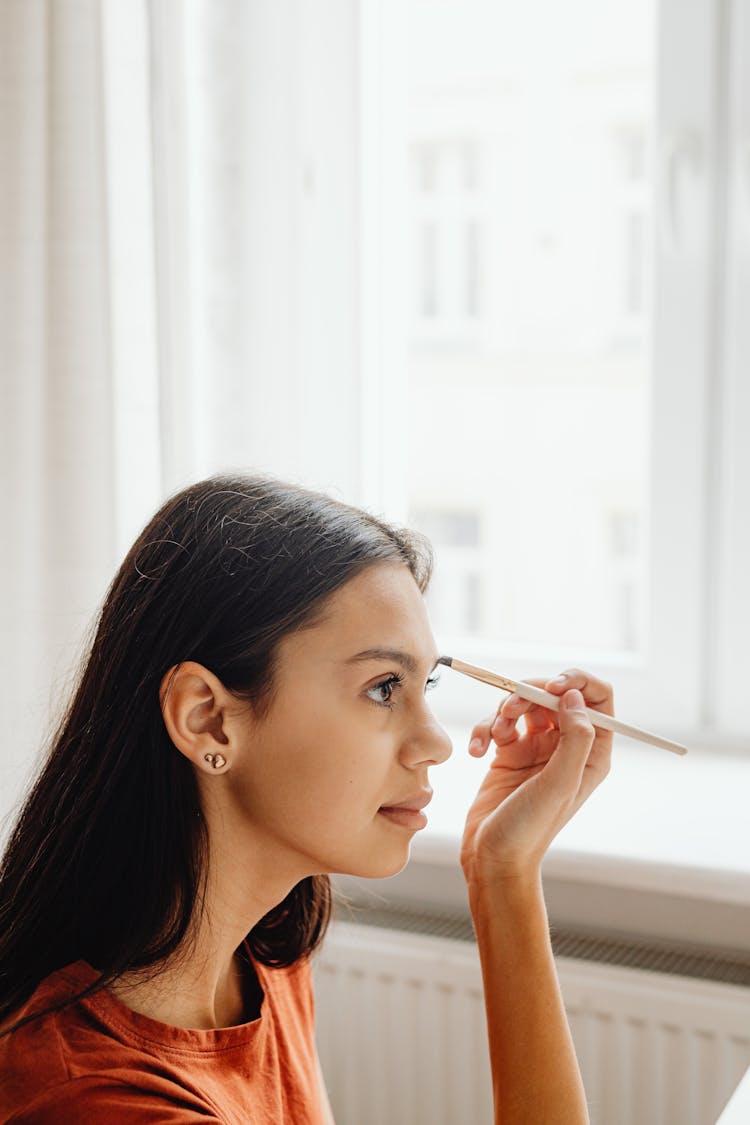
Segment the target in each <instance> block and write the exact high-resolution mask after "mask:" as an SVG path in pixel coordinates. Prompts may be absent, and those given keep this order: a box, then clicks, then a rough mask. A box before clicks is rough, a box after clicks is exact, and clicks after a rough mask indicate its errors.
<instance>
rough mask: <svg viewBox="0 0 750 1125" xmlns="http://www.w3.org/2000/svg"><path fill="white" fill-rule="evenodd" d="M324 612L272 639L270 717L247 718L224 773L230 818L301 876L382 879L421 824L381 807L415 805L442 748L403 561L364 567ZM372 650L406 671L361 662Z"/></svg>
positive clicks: (376, 659)
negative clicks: (237, 751) (311, 623)
mask: <svg viewBox="0 0 750 1125" xmlns="http://www.w3.org/2000/svg"><path fill="white" fill-rule="evenodd" d="M327 609H328V612H327V614H326V618H325V621H324V622H323V623H321V624H318V625H316V626H315V627H313V628H309V629H304V630H302V631H301V632H299V633H293V634H290V635H287V636H286V637H285V638H284V639H283V640H282V642H281V643H280V646H279V653H278V655H279V667H278V672H277V686H278V691H277V695H276V698H275V700H274V703H273V705H272V708H271V711H270V712H269V713H268V715H267V716H266V717H265V718H264V719H263V720H260V721H258V720H256V719H254V718H253V717H250V718H249V720H248V725H247V727H246V728H245V729H246V734H245V736H244V737H243V753H242V755H241V759H240V761H239V762H237V763H236V764H235V765H234V766H233V769H232V770H231V771H230V773H228V774H227V780H229V778H230V776H231V786H230V793H231V801H232V803H233V805H234V810H233V811H234V812H235V813H241V816H242V820H243V822H244V823H245V824H247V825H248V827H249V828H251V831H252V835H253V837H256V838H257V835H258V833H260V834H261V835H262V838H263V840H264V842H266V841H267V842H269V843H270V842H272V843H273V844H274V845H276V851H277V852H278V856H279V860H280V861H285V860H288V861H289V862H290V864H291V865H292V866H294V865H295V863H297V861H298V863H299V868H300V871H301V872H302V874H314V873H319V872H342V873H348V874H356V875H364V876H370V877H380V878H382V877H385V876H388V875H393V874H395V873H396V872H397V871H399V870H400V869H401V868H402V867H403V866H404V864H405V863H406V861H407V859H408V855H409V846H410V843H411V840H412V838H413V836H414V833H415V832H416V831H417V830H418V828H419V827H420V826H422V824H423V823H424V816H423V815H420V814H418V813H414V812H412V813H408V812H407V813H405V812H404V811H403V810H402V811H401V812H396V813H393V812H390V811H387V810H388V809H389V808H392V806H395V805H403V804H406V805H409V806H413V807H417V806H420V807H421V806H423V805H424V803H425V800H426V798H428V797H429V795H430V785H429V780H428V772H427V771H428V769H429V767H430V766H431V765H434V764H436V763H439V762H443V761H445V760H446V759H447V758H448V757H449V755H450V753H451V749H452V747H451V742H450V739H449V738H448V736H447V734H446V733H445V731H444V730H443V729H442V727H440V726H439V724H438V723H437V722H436V720H435V718H434V716H433V714H432V712H431V710H430V706H429V702H428V700H427V699H426V698H425V691H426V689H427V690H429V687H430V681H431V680H434V677H435V671H434V669H435V662H436V660H437V657H438V651H437V649H436V646H435V641H434V638H433V636H432V631H431V629H430V626H429V622H428V619H427V612H426V609H425V604H424V600H423V597H422V594H421V593H420V591H419V588H418V586H417V584H416V582H415V581H414V578H413V577H412V575H411V573H410V572H409V570H408V568H407V567H406V566H405V565H404V566H402V565H398V564H377V565H373V566H370V567H369V568H368V569H366V570H365V571H364V572H362V573H361V574H360V575H358V576H357V577H356V578H353V579H352V580H351V581H349V582H348V583H347V584H346V585H345V586H343V587H342V588H341V589H340V590H338V591H337V592H336V593H335V594H333V595H332V596H331V598H330V599H329V602H328V606H327ZM376 649H381V650H392V651H393V652H394V653H395V652H400V653H403V654H404V660H405V661H406V666H405V665H404V664H403V663H401V662H400V661H399V660H398V659H397V658H396V657H395V656H387V655H373V654H370V655H366V654H367V653H368V651H369V650H376ZM412 662H413V666H412ZM396 677H398V680H397V679H396ZM384 810H386V811H384ZM279 849H281V851H279ZM282 853H283V854H282Z"/></svg>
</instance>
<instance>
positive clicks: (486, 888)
mask: <svg viewBox="0 0 750 1125" xmlns="http://www.w3.org/2000/svg"><path fill="white" fill-rule="evenodd" d="M465 874H466V873H465ZM466 884H467V891H468V897H469V908H470V910H471V913H472V916H473V917H475V918H476V917H478V916H479V915H482V914H489V915H491V916H492V917H498V916H505V917H508V916H514V917H515V916H517V915H518V914H519V913H527V912H529V911H531V912H534V913H535V912H536V911H537V909H538V907H539V904H540V903H541V904H543V903H544V895H543V892H542V876H541V871H540V870H539V868H538V867H532V868H529V869H528V870H520V871H516V872H513V873H510V872H508V871H503V872H502V873H501V872H498V871H497V870H491V869H490V870H488V869H486V868H483V869H481V870H477V869H476V868H475V869H474V870H473V871H472V872H470V873H469V874H468V875H467V877H466Z"/></svg>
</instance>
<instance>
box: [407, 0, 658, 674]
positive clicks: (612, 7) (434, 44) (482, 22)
mask: <svg viewBox="0 0 750 1125" xmlns="http://www.w3.org/2000/svg"><path fill="white" fill-rule="evenodd" d="M409 17H410V28H409V36H410V38H409V59H408V68H409V82H410V90H409V108H408V114H409V119H408V144H409V154H408V155H409V162H408V175H409V183H408V200H407V201H406V205H407V206H408V212H409V225H410V242H411V245H410V261H409V283H408V291H409V300H410V309H409V353H408V384H409V410H410V417H411V418H412V419H415V422H414V424H413V425H412V427H411V434H412V437H413V440H412V441H411V442H410V443H409V459H408V480H407V490H408V495H409V502H410V511H409V522H410V523H412V524H413V525H414V526H416V527H419V528H421V529H422V530H423V531H425V532H426V533H427V534H428V535H429V536H430V538H431V539H432V541H433V543H434V545H435V548H436V555H437V567H436V571H435V577H434V582H433V585H432V588H431V590H430V593H429V595H428V597H429V599H430V603H431V613H432V617H433V621H434V625H435V629H436V631H437V632H438V634H439V635H442V636H451V637H456V636H465V637H467V638H474V639H476V640H477V641H479V642H481V641H482V640H486V641H488V642H489V641H491V640H493V639H494V640H497V639H502V643H503V646H504V647H507V648H511V647H513V648H517V649H518V651H519V652H522V651H524V650H526V651H528V653H529V654H533V652H534V650H535V649H537V648H544V649H547V650H549V649H550V648H554V649H560V648H566V647H573V648H580V649H585V650H586V651H588V652H591V653H592V654H593V655H594V656H596V654H597V653H599V654H603V653H607V654H620V655H621V656H624V655H626V654H637V653H638V652H639V651H640V649H641V648H642V646H643V645H644V643H645V642H646V640H647V638H646V637H645V636H644V630H645V622H646V620H647V616H646V612H645V604H646V599H647V596H648V590H647V582H648V574H647V573H646V570H645V565H646V557H647V546H648V545H647V542H646V540H647V528H648V502H649V498H648V494H647V487H648V484H647V482H648V472H649V467H648V433H649V401H650V399H649V396H650V390H651V343H652V338H651V324H650V299H651V293H652V253H651V236H652V226H651V222H652V215H651V212H652V203H651V196H652V179H653V169H652V165H653V156H652V150H653V126H654V120H653V119H654V112H653V102H654V77H655V75H654V70H655V64H654V49H655V44H654V39H655V35H654V29H655V15H654V11H653V5H652V4H651V3H650V2H649V0H638V2H636V3H634V2H632V0H628V2H627V3H626V2H625V0H619V2H617V3H615V2H609V3H607V4H606V5H601V4H595V3H592V2H591V0H573V2H572V4H567V5H560V4H559V3H556V2H555V0H534V2H533V3H527V4H523V5H517V4H510V3H509V2H507V0H505V2H503V3H500V4H498V3H496V2H492V0H472V2H471V3H469V4H467V3H466V2H465V0H461V2H460V3H459V2H458V0H445V2H442V3H439V4H437V3H435V2H434V0H429V3H428V2H426V0H410V2H409ZM437 451H439V455H436V452H437Z"/></svg>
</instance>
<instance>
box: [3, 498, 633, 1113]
mask: <svg viewBox="0 0 750 1125" xmlns="http://www.w3.org/2000/svg"><path fill="white" fill-rule="evenodd" d="M431 566H432V556H431V550H430V546H429V544H428V542H427V541H426V540H425V539H424V538H423V537H422V536H420V535H419V534H418V533H416V532H413V531H408V530H405V529H397V528H393V527H390V526H388V525H386V524H385V523H383V522H382V521H380V520H378V519H376V518H374V517H373V516H372V515H369V514H367V513H366V512H364V511H360V510H358V509H356V508H353V507H350V506H348V505H346V504H343V503H340V502H338V501H336V500H334V499H331V498H330V497H327V496H325V495H323V494H320V493H317V492H313V491H310V490H307V489H304V488H301V487H298V486H296V485H291V484H287V483H284V482H281V481H278V480H275V479H273V478H270V477H267V476H236V477H235V476H232V477H229V476H221V477H213V478H211V479H209V480H206V481H202V482H200V483H198V484H196V485H194V486H192V487H189V488H186V489H184V490H183V491H181V492H179V493H178V494H177V495H175V496H174V497H172V498H171V499H170V500H168V501H167V503H166V504H165V505H164V506H163V507H162V508H161V510H160V511H159V512H158V513H157V514H156V516H155V517H154V518H153V519H152V520H151V522H150V523H149V524H148V526H147V527H146V528H145V530H144V531H143V532H142V534H141V535H140V536H139V538H138V540H137V541H136V543H135V544H134V546H133V547H132V549H131V551H130V552H129V554H128V555H127V558H126V559H125V561H124V562H123V564H122V566H121V568H120V570H119V572H118V574H117V576H116V577H115V579H114V582H113V583H112V586H111V588H110V590H109V591H108V593H107V596H106V599H105V601H104V605H103V608H102V610H101V614H100V617H99V620H98V622H97V626H96V631H95V635H94V638H93V642H92V644H91V648H90V652H89V654H88V656H87V658H86V660H85V662H84V665H83V669H82V673H81V675H80V679H79V682H78V684H77V686H76V689H75V692H74V694H73V698H72V701H71V703H70V706H69V708H68V710H67V713H66V714H65V716H64V718H63V720H62V722H61V724H60V726H59V729H58V730H57V732H56V733H55V735H54V738H53V740H52V745H51V749H50V752H49V754H48V756H47V760H46V762H45V764H44V766H43V768H42V770H41V773H40V775H39V777H38V779H37V781H36V783H35V784H34V786H33V788H32V790H31V792H30V794H29V796H28V797H27V799H26V802H25V804H24V806H23V808H22V810H21V812H20V815H19V818H18V821H17V823H16V825H15V828H14V830H13V832H12V834H11V836H10V840H9V843H8V846H7V849H6V852H5V856H4V859H3V863H2V869H1V870H0V1036H1V1037H0V1121H2V1122H14V1123H22V1122H23V1123H26V1125H29V1123H32V1122H33V1123H34V1125H47V1123H49V1125H52V1123H54V1125H61V1123H66V1122H73V1121H75V1122H78V1121H87V1122H88V1121H106V1122H107V1123H108V1125H118V1123H135V1122H159V1123H165V1122H174V1123H175V1125H177V1123H180V1125H188V1123H190V1122H196V1123H198V1122H201V1125H203V1123H205V1122H207V1121H209V1122H211V1121H212V1122H217V1123H218V1122H221V1123H222V1125H227V1123H229V1125H239V1123H243V1125H245V1123H247V1122H252V1123H254V1125H264V1123H271V1122H273V1123H284V1125H288V1123H292V1125H297V1123H300V1125H302V1123H305V1125H307V1123H319V1122H324V1123H325V1122H330V1121H332V1116H331V1112H330V1108H329V1106H328V1100H327V1097H326V1093H325V1087H324V1083H323V1080H322V1076H321V1074H320V1068H319V1065H318V1060H317V1054H316V1050H315V1043H314V1028H313V997H312V990H311V979H310V954H311V951H312V950H313V949H314V948H315V947H316V945H317V944H318V943H319V942H320V941H321V939H322V937H323V934H324V932H325V929H326V925H327V922H328V917H329V912H330V889H329V881H328V873H330V872H345V873H349V874H356V875H361V876H369V877H376V878H382V877H384V876H388V875H393V874H395V873H396V872H397V871H399V870H400V869H401V868H402V867H403V866H404V864H405V863H406V861H407V859H408V855H409V846H410V843H411V840H412V838H413V835H414V832H415V831H416V830H417V828H418V827H420V826H421V825H422V824H423V822H424V818H423V816H422V815H421V814H420V812H419V810H421V809H422V808H423V807H424V806H425V805H426V803H427V802H428V800H429V798H430V795H431V789H430V781H429V773H428V771H429V769H430V767H431V766H434V765H438V764H440V763H441V762H443V761H445V759H446V758H447V757H448V756H449V754H450V752H451V744H450V741H449V739H448V737H447V736H446V734H445V732H444V731H443V730H442V729H441V727H440V726H439V725H438V723H437V722H436V721H435V718H434V716H433V714H432V712H431V710H430V707H429V705H428V702H427V700H426V699H425V691H426V689H428V688H429V687H431V686H432V684H433V683H434V675H433V674H434V670H435V664H436V660H437V657H438V655H439V650H438V649H437V647H436V643H435V639H434V637H433V635H432V632H431V629H430V625H429V621H428V618H427V613H426V611H425V605H424V601H423V597H422V595H423V593H424V591H425V589H426V587H427V584H428V581H429V577H430V571H431ZM545 686H546V687H547V688H548V690H550V691H554V692H556V693H557V694H558V695H560V696H562V701H561V710H560V712H559V713H557V714H552V713H549V712H547V711H544V710H540V709H538V708H535V707H530V705H528V704H527V703H525V702H523V701H521V700H520V699H518V698H517V697H510V698H509V699H507V700H506V701H505V703H504V704H503V705H502V707H501V708H500V709H499V710H498V713H497V714H496V715H493V716H491V717H489V718H488V719H486V720H484V721H480V722H478V723H477V724H476V726H475V727H474V729H473V730H472V732H471V734H472V741H476V743H477V745H476V746H473V747H472V752H473V753H477V754H483V753H484V752H485V751H486V750H487V748H488V746H489V743H490V741H491V740H492V741H494V743H495V745H496V748H497V753H496V756H495V759H494V761H493V762H492V763H491V766H490V768H489V770H488V772H487V775H486V777H485V780H484V782H483V784H482V786H481V788H480V791H479V793H478V795H477V798H476V800H475V802H474V803H473V805H472V807H471V808H470V810H469V812H468V817H467V820H466V829H465V833H464V837H463V845H462V852H461V863H462V867H463V872H464V875H465V877H466V880H467V883H468V890H469V899H470V904H471V910H472V914H473V919H474V924H475V928H476V934H477V941H478V946H479V953H480V958H481V965H482V972H483V979H484V987H485V996H486V1012H487V1022H488V1029H489V1050H490V1059H491V1066H492V1075H493V1087H494V1098H495V1107H496V1109H495V1112H496V1120H497V1121H498V1122H499V1121H502V1122H503V1123H504V1125H510V1123H512V1125H518V1123H522V1122H529V1123H533V1125H542V1123H546V1122H550V1123H554V1125H566V1123H576V1125H577V1123H580V1122H585V1121H586V1120H587V1113H586V1105H585V1099H584V1094H583V1090H582V1087H581V1081H580V1076H579V1072H578V1067H577V1064H576V1059H575V1054H574V1051H573V1047H572V1043H571V1039H570V1034H569V1031H568V1026H567V1022H566V1018H565V1013H564V1009H563V1006H562V1002H561V998H560V993H559V989H558V984H557V979H556V975H555V969H554V963H553V959H552V954H551V949H550V943H549V936H548V927H547V918H546V913H545V907H544V901H543V898H542V891H541V885H540V875H539V870H540V864H541V860H542V857H543V856H544V853H545V851H546V849H547V846H548V845H549V843H550V841H551V840H552V838H553V837H554V836H555V834H556V833H557V832H558V830H559V829H560V828H561V827H562V825H563V824H565V822H566V821H567V820H568V819H569V818H570V816H571V815H572V814H573V813H574V812H575V810H576V809H577V808H578V807H579V806H580V805H581V804H582V802H583V801H584V800H585V799H586V797H587V796H588V795H589V794H590V793H591V791H592V790H593V789H594V787H595V786H596V785H597V784H598V783H599V781H600V780H601V779H602V778H603V777H604V775H605V774H606V772H607V769H608V764H609V755H610V739H609V736H607V735H606V734H603V733H601V732H599V731H596V732H595V730H594V728H593V727H592V726H591V724H590V723H589V721H588V719H587V717H586V714H585V711H584V710H583V707H584V700H585V701H586V703H587V704H588V705H589V706H593V707H598V708H601V709H603V710H606V711H607V712H609V713H612V695H611V691H610V689H609V687H608V686H607V685H606V684H603V683H601V682H599V681H598V680H596V679H594V678H593V677H591V676H587V675H585V674H584V673H582V672H578V671H572V672H569V673H568V674H567V675H566V676H563V677H561V678H557V679H555V680H552V681H551V682H548V683H547V684H546V685H545ZM521 715H525V719H526V730H525V733H521V732H520V731H519V730H518V729H517V723H518V720H519V718H520V717H521Z"/></svg>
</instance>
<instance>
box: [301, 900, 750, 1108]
mask: <svg viewBox="0 0 750 1125" xmlns="http://www.w3.org/2000/svg"><path fill="white" fill-rule="evenodd" d="M395 913H397V914H398V918H394V912H393V911H390V910H389V911H384V910H379V911H377V920H376V921H375V917H374V916H375V914H376V912H374V911H371V910H368V911H367V912H366V917H367V923H368V924H365V923H364V921H359V922H357V923H352V922H342V921H341V920H340V919H337V920H335V921H334V923H333V925H332V926H331V930H330V931H329V935H328V937H327V938H326V941H325V942H324V943H323V946H322V948H321V950H320V951H319V952H318V954H316V957H315V959H314V972H315V979H316V997H317V1015H318V1020H317V1022H318V1043H319V1050H320V1056H321V1061H322V1064H323V1070H324V1073H325V1075H326V1080H327V1084H328V1087H329V1093H330V1096H331V1103H332V1105H333V1109H334V1114H335V1117H336V1120H337V1122H339V1123H340V1125H349V1123H352V1125H354V1123H356V1125H400V1123H402V1122H403V1123H404V1125H406V1123H408V1125H466V1123H471V1125H491V1122H492V1120H493V1111H492V1096H491V1082H490V1072H489V1061H488V1052H487V1033H486V1026H485V1015H484V998H483V994H482V980H481V970H480V965H479V957H478V951H477V948H476V943H475V941H474V937H473V933H471V927H470V926H469V933H468V934H467V932H466V928H465V927H466V920H465V919H463V920H461V919H457V918H456V917H455V916H452V917H449V916H443V917H442V918H441V917H437V918H436V917H435V916H434V915H416V914H414V913H413V912H405V914H404V913H401V912H398V911H397V912H395ZM360 917H362V915H360ZM396 921H397V922H398V923H399V928H396V927H395V925H394V922H396ZM373 922H374V924H371V923H373ZM461 927H463V929H462V928H461ZM446 930H447V931H448V932H449V934H450V935H451V936H449V937H446V936H443V935H444V933H445V931H446ZM425 931H427V932H425ZM459 933H460V934H461V935H462V936H461V937H458V936H457V934H459ZM565 936H566V939H567V940H568V944H565V945H562V948H564V949H566V950H572V951H574V953H575V956H570V955H568V954H567V953H566V954H562V953H559V952H558V956H557V958H556V961H557V968H558V973H559V977H560V984H561V988H562V992H563V997H564V1000H565V1007H566V1011H567V1013H568V1018H569V1021H570V1025H571V1030H572V1033H573V1039H574V1041H575V1045H576V1052H577V1054H578V1058H579V1062H580V1065H581V1072H582V1075H583V1080H584V1085H585V1088H586V1093H587V1098H588V1101H589V1106H590V1112H591V1121H592V1125H676V1123H677V1122H679V1125H709V1123H713V1122H714V1121H715V1120H716V1118H717V1117H718V1116H719V1113H720V1112H721V1110H722V1108H723V1106H724V1105H725V1103H726V1101H727V1100H728V1098H729V1096H730V1094H731V1092H732V1090H733V1089H734V1087H735V1086H736V1084H737V1082H738V1081H739V1078H740V1076H741V1075H742V1074H743V1073H744V1071H745V1069H746V1068H747V1067H748V1065H750V989H748V988H747V987H745V986H744V985H738V984H731V983H727V981H726V974H727V973H729V975H730V976H731V974H732V973H735V972H739V973H740V975H741V970H742V959H741V957H740V958H737V959H731V958H730V959H729V960H728V962H727V958H724V957H718V958H713V957H710V956H707V955H705V954H702V955H699V954H697V953H693V952H689V951H686V950H682V951H680V950H678V951H672V952H673V956H672V957H667V952H668V951H666V950H664V949H658V950H656V949H654V948H653V947H651V946H646V945H644V946H642V947H639V949H640V951H641V952H640V953H638V951H637V950H635V949H634V948H632V947H630V946H628V943H625V942H609V941H603V940H602V939H599V938H586V937H584V936H581V935H565ZM560 939H561V935H559V934H558V935H557V937H556V942H557V945H558V949H559V948H560V947H561V944H562V943H561V940H560ZM589 941H590V942H592V943H593V944H592V945H588V944H586V942H589ZM590 949H593V951H594V953H595V954H596V956H597V960H589V959H587V958H586V957H585V956H583V954H585V953H587V952H588V951H589V950H590ZM652 956H653V958H657V960H655V961H653V960H651V961H650V960H649V957H652ZM618 958H619V960H618ZM658 958H662V959H661V960H658ZM680 958H686V959H685V960H680ZM644 961H645V962H646V963H648V964H650V963H658V964H664V965H668V966H669V969H668V971H666V972H665V971H660V972H654V971H652V970H644V969H643V968H642V967H640V966H641V965H642V963H643V962H644ZM634 965H637V966H638V967H633V966H634ZM677 966H687V967H688V968H689V969H691V974H685V975H680V974H678V972H677ZM717 976H719V979H718V980H717V979H716V977H717ZM745 979H746V978H745Z"/></svg>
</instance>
